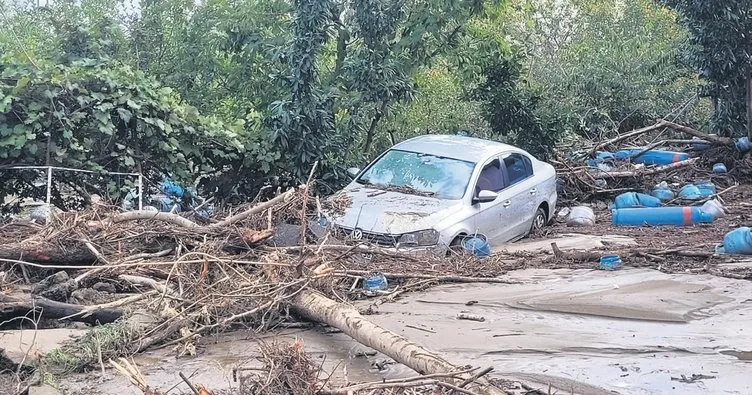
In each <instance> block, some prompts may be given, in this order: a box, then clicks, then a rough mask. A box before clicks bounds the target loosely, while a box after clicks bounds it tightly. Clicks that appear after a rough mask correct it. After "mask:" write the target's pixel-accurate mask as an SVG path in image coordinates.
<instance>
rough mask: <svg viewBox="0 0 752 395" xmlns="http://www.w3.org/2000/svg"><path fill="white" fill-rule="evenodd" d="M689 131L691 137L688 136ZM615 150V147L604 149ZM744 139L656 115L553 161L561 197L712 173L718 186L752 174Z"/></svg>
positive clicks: (634, 188)
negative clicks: (720, 167)
mask: <svg viewBox="0 0 752 395" xmlns="http://www.w3.org/2000/svg"><path fill="white" fill-rule="evenodd" d="M686 136H689V137H690V138H691V139H687V137H686ZM609 149H615V150H618V151H616V152H611V151H607V150H609ZM664 149H668V150H669V152H668V153H671V152H674V153H677V154H684V153H689V154H690V156H686V157H685V156H682V157H679V155H677V157H676V158H673V160H669V161H666V162H661V161H658V163H656V162H653V161H651V160H649V159H647V158H648V157H649V156H650V154H654V153H666V152H664V151H656V150H664ZM748 151H749V143H748V141H747V140H744V139H739V140H736V141H735V140H733V139H730V138H727V137H718V136H715V135H709V134H706V133H702V132H700V131H697V130H695V129H692V128H690V127H687V126H684V125H678V124H676V123H673V122H670V121H666V120H660V121H659V122H657V123H656V124H654V125H651V126H648V127H645V128H642V129H637V130H633V131H631V132H627V133H624V134H621V135H619V136H617V137H615V138H612V139H609V140H607V141H602V142H596V143H594V144H593V146H592V147H591V148H589V149H586V150H582V151H579V152H575V153H573V154H570V155H568V156H566V157H565V156H563V155H559V156H558V157H557V158H556V160H554V161H552V162H553V163H554V164H555V165H556V168H557V169H556V170H557V174H558V176H559V179H560V181H559V182H560V184H559V188H560V189H559V191H560V198H561V199H562V200H569V201H575V200H576V201H587V200H591V199H593V198H597V197H602V196H604V195H611V194H616V193H620V192H628V191H639V190H643V191H645V190H647V191H649V190H650V189H651V188H653V187H654V186H655V185H656V184H658V183H660V182H661V181H668V182H682V181H694V180H701V179H704V180H707V179H711V178H713V179H714V181H719V183H720V185H721V186H725V187H729V186H731V185H734V184H736V181H735V180H734V179H732V177H731V176H736V177H741V176H744V177H747V176H749V175H750V174H752V159H750V156H749V154H748ZM715 163H724V164H725V166H726V167H727V168H728V169H729V173H728V174H714V173H713V171H712V170H711V168H712V166H713V164H715Z"/></svg>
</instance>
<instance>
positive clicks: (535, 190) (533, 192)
mask: <svg viewBox="0 0 752 395" xmlns="http://www.w3.org/2000/svg"><path fill="white" fill-rule="evenodd" d="M536 193H538V188H533V189H531V190H530V194H531V195H535V194H536Z"/></svg>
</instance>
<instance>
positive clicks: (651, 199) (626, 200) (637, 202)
mask: <svg viewBox="0 0 752 395" xmlns="http://www.w3.org/2000/svg"><path fill="white" fill-rule="evenodd" d="M660 206H661V200H660V199H659V198H657V197H655V196H650V195H646V194H644V193H637V192H626V193H622V194H621V195H619V196H617V197H616V199H614V207H615V208H629V207H660Z"/></svg>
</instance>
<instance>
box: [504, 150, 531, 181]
mask: <svg viewBox="0 0 752 395" xmlns="http://www.w3.org/2000/svg"><path fill="white" fill-rule="evenodd" d="M504 167H506V169H507V176H508V177H509V184H510V185H514V184H516V183H518V182H520V181H522V180H524V179H526V178H528V177H530V176H532V175H533V167H532V163H531V161H530V159H529V158H527V157H525V156H524V155H521V154H511V155H509V156H508V157H506V158H504Z"/></svg>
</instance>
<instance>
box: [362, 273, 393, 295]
mask: <svg viewBox="0 0 752 395" xmlns="http://www.w3.org/2000/svg"><path fill="white" fill-rule="evenodd" d="M388 288H389V283H387V281H386V277H384V275H383V274H375V275H373V276H371V277H368V278H367V279H366V281H365V283H364V284H363V289H365V290H366V291H383V290H385V289H388Z"/></svg>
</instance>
